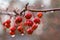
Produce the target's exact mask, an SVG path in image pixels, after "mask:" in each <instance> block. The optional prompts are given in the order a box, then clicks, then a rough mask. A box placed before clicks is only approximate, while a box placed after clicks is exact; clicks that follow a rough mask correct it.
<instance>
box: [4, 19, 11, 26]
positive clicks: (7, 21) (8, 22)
mask: <svg viewBox="0 0 60 40" xmlns="http://www.w3.org/2000/svg"><path fill="white" fill-rule="evenodd" d="M10 23H11V21H10V19H8V20H6V21H5V22H4V23H3V25H4V26H5V25H6V24H10Z"/></svg>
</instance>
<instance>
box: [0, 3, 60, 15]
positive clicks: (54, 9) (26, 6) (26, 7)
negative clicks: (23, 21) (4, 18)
mask: <svg viewBox="0 0 60 40" xmlns="http://www.w3.org/2000/svg"><path fill="white" fill-rule="evenodd" d="M28 4H29V3H27V4H26V5H25V8H24V9H23V10H22V11H21V12H20V14H18V13H17V12H16V11H13V12H14V13H15V14H16V15H22V13H23V12H25V11H31V12H50V11H60V8H52V9H44V10H37V9H29V8H28ZM0 15H11V16H16V15H13V14H9V13H2V12H0Z"/></svg>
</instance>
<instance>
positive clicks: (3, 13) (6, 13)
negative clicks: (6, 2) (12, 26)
mask: <svg viewBox="0 0 60 40" xmlns="http://www.w3.org/2000/svg"><path fill="white" fill-rule="evenodd" d="M0 15H9V16H15V15H14V14H9V13H8V12H0Z"/></svg>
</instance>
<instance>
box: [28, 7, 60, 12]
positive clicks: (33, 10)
mask: <svg viewBox="0 0 60 40" xmlns="http://www.w3.org/2000/svg"><path fill="white" fill-rule="evenodd" d="M27 10H28V11H32V12H50V11H60V8H52V9H44V10H37V9H27Z"/></svg>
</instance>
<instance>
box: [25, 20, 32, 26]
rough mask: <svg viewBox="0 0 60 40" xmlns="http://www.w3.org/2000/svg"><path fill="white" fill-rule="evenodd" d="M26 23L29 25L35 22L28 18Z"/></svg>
mask: <svg viewBox="0 0 60 40" xmlns="http://www.w3.org/2000/svg"><path fill="white" fill-rule="evenodd" d="M25 24H26V25H28V26H32V25H33V22H32V21H31V20H26V23H25Z"/></svg>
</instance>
